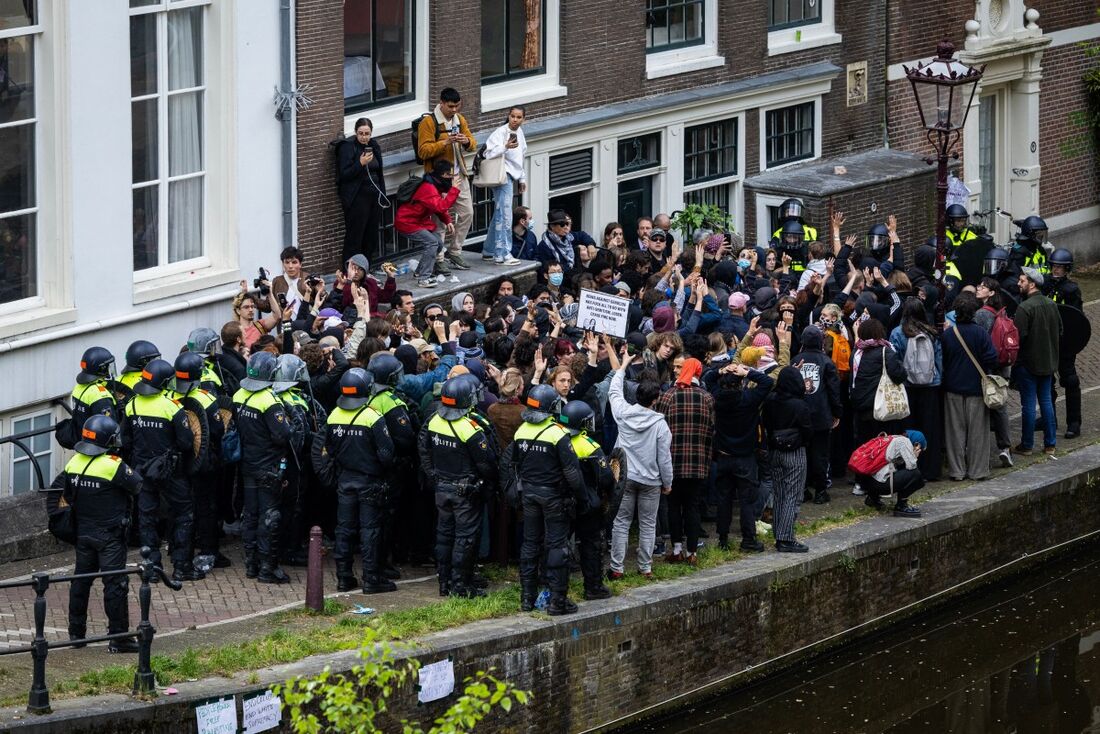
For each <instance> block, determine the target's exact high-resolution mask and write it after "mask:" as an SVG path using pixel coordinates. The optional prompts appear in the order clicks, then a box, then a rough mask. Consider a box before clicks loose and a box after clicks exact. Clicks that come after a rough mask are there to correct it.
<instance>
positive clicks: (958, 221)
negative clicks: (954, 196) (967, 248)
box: [944, 204, 978, 259]
mask: <svg viewBox="0 0 1100 734" xmlns="http://www.w3.org/2000/svg"><path fill="white" fill-rule="evenodd" d="M944 213H945V215H946V217H947V232H946V234H947V258H948V259H951V258H953V257H954V256H955V251H956V249H957V248H958V247H959V245H961V244H963V243H964V242H969V241H970V240H976V239H978V233H977V232H975V231H974V230H973V229H971V228H970V213H969V212H967V211H966V207H965V206H963V205H962V204H952V205H951V206H949V207H947V209H946V210H945V212H944Z"/></svg>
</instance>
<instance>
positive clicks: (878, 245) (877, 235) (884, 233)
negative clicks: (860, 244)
mask: <svg viewBox="0 0 1100 734" xmlns="http://www.w3.org/2000/svg"><path fill="white" fill-rule="evenodd" d="M866 242H867V249H869V250H870V251H871V252H882V251H883V250H885V249H887V248H889V247H890V230H888V229H886V225H885V224H874V225H871V229H869V230H868V231H867V239H866Z"/></svg>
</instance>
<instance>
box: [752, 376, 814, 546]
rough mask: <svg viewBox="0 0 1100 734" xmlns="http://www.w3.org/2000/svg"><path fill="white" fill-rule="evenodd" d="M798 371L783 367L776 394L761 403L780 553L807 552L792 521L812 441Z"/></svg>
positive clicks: (811, 431)
mask: <svg viewBox="0 0 1100 734" xmlns="http://www.w3.org/2000/svg"><path fill="white" fill-rule="evenodd" d="M805 398H806V389H805V386H804V384H803V381H802V373H801V372H799V370H798V368H797V367H784V368H783V369H781V370H780V371H779V378H778V379H777V380H776V381H775V390H774V391H773V392H772V393H771V395H769V396H768V399H767V400H766V401H764V414H763V419H762V420H763V423H764V429H765V431H766V435H767V442H768V464H769V465H771V468H772V482H773V486H772V502H773V504H774V511H775V526H774V530H775V549H776V550H777V551H779V552H780V553H805V552H807V551H808V550H809V548H807V547H806V546H805V545H804V544H802V543H799V542H798V541H797V540H795V537H794V521H795V519H796V518H797V517H798V508H799V506H800V505H801V504H802V492H803V490H804V489H805V487H806V446H807V445H808V444H809V442H810V439H811V438H812V437H813V425H812V423H811V419H810V406H809V405H807V404H806V400H805Z"/></svg>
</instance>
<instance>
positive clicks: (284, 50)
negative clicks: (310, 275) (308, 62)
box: [275, 0, 296, 247]
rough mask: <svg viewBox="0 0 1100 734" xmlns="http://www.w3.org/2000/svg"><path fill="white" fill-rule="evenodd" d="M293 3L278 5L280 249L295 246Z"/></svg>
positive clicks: (276, 97)
mask: <svg viewBox="0 0 1100 734" xmlns="http://www.w3.org/2000/svg"><path fill="white" fill-rule="evenodd" d="M293 5H294V0H280V2H279V62H280V63H279V87H278V89H277V90H276V93H275V104H276V111H275V117H276V119H278V120H279V122H280V123H281V124H282V128H283V135H282V143H283V146H282V162H283V246H284V247H286V246H288V245H292V244H294V124H293V123H294V109H295V107H296V104H295V101H296V100H294V94H295V90H294V79H293V78H292V71H291V68H292V65H291V62H292V60H293V59H292V54H293V53H294V42H293V39H292V37H291V34H292V33H293V32H294V24H293V19H292V17H291V14H292V12H293Z"/></svg>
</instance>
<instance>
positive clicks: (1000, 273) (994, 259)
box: [982, 246, 1020, 316]
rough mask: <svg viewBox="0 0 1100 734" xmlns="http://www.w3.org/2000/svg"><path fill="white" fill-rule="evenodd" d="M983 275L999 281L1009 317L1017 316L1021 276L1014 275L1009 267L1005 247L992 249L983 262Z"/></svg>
mask: <svg viewBox="0 0 1100 734" xmlns="http://www.w3.org/2000/svg"><path fill="white" fill-rule="evenodd" d="M982 274H983V275H988V276H989V277H991V278H995V279H996V280H997V283H998V284H999V285H1000V287H1001V294H1002V295H1003V296H1004V301H1005V308H1006V309H1007V310H1008V314H1009V316H1011V315H1013V314H1015V313H1016V307H1017V306H1018V305H1019V304H1020V287H1019V276H1018V275H1013V274H1012V271H1011V269H1010V268H1009V267H1008V250H1006V249H1005V248H1003V247H997V246H993V247H990V248H989V250H988V252H986V253H985V259H984V260H983V261H982Z"/></svg>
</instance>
